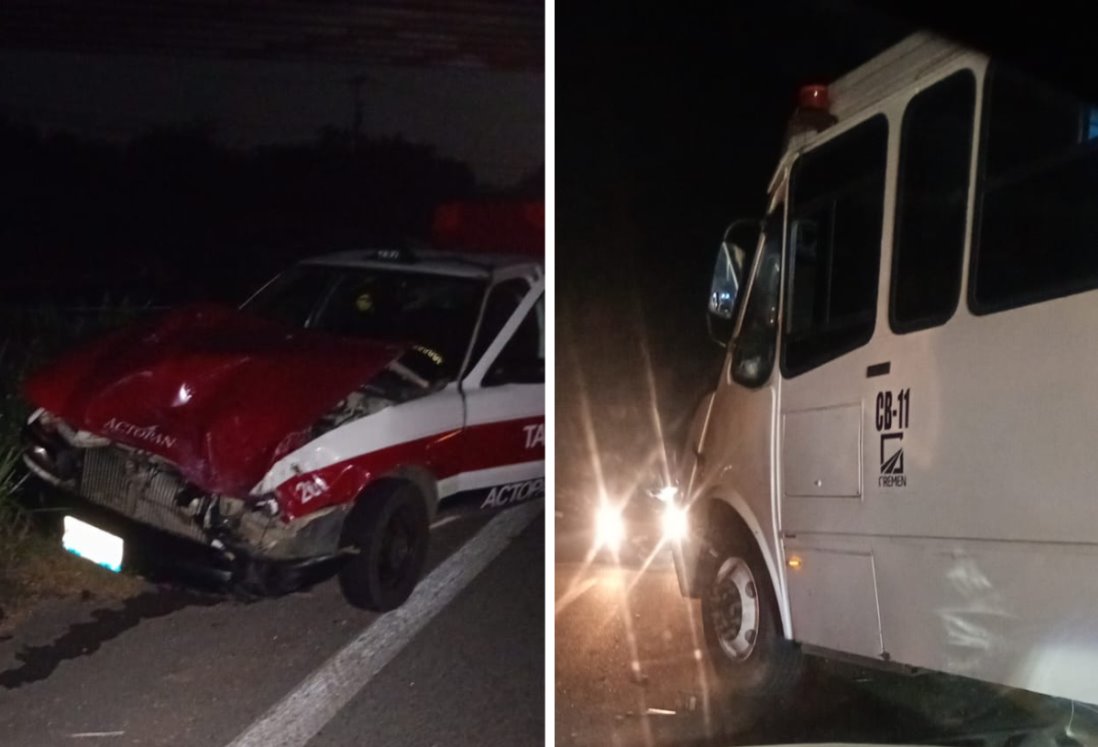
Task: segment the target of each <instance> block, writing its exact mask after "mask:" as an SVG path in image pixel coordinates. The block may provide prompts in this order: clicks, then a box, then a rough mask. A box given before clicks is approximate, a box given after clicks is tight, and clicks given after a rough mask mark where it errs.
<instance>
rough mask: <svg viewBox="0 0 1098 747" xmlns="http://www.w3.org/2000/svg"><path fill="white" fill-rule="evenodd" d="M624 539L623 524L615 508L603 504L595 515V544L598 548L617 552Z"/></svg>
mask: <svg viewBox="0 0 1098 747" xmlns="http://www.w3.org/2000/svg"><path fill="white" fill-rule="evenodd" d="M623 539H625V522H624V521H623V520H622V517H621V511H619V510H618V508H617V507H616V506H612V505H610V504H608V503H603V504H602V505H601V506H599V509H598V511H597V512H596V514H595V543H596V546H597V547H599V548H605V549H607V550H610V551H611V552H615V553H616V552H617V551H618V547H620V546H621V541H622V540H623Z"/></svg>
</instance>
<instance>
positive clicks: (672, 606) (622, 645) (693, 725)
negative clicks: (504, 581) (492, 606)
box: [556, 517, 1098, 745]
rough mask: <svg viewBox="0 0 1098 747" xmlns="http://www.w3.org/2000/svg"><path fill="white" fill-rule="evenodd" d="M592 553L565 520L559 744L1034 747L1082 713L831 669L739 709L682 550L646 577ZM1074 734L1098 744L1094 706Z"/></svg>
mask: <svg viewBox="0 0 1098 747" xmlns="http://www.w3.org/2000/svg"><path fill="white" fill-rule="evenodd" d="M589 545H590V537H589V535H588V534H586V533H585V531H584V529H583V528H582V527H581V526H577V525H576V524H571V525H569V523H568V521H567V519H566V520H564V521H562V520H561V519H560V518H559V517H558V519H557V565H556V709H557V713H556V733H557V741H558V744H565V745H665V744H676V745H678V744H691V745H694V744H696V745H734V744H741V745H742V744H775V743H790V742H819V741H842V742H864V743H881V742H891V743H896V742H907V743H909V744H910V743H920V744H927V743H953V744H957V743H966V744H981V743H987V744H1008V743H1009V744H1015V745H1020V744H1023V742H1021V741H1017V738H1015V740H1016V741H1013V742H1009V741H1008V740H1009V739H1011V738H1012V735H1014V734H1018V733H1019V732H1021V733H1025V734H1027V735H1028V737H1027V739H1028V740H1029V741H1025V742H1024V744H1026V745H1039V744H1041V745H1046V744H1047V745H1052V744H1053V743H1054V742H1053V741H1052V740H1053V738H1054V737H1056V736H1057V735H1063V733H1064V729H1065V726H1066V724H1067V721H1068V719H1070V717H1071V711H1070V705H1069V704H1065V703H1064V702H1063V701H1055V700H1052V699H1049V698H1041V697H1038V696H1035V695H1033V694H1031V693H1024V692H1020V691H1003V690H996V689H993V688H990V687H988V686H985V685H982V684H981V683H977V682H974V681H972V680H967V679H962V678H955V677H946V676H944V675H921V676H918V677H912V676H904V675H898V674H891V673H884V672H881V671H878V670H869V669H863V668H861V667H856V666H852V665H849V664H838V663H833V662H820V661H818V660H812V662H811V666H809V668H808V671H807V675H806V677H805V678H804V682H803V684H802V686H801V687H800V688H799V689H798V690H797V692H795V693H792V694H791V695H789V696H787V697H786V698H784V699H780V700H779V699H775V700H770V701H755V702H745V701H743V700H739V701H737V700H733V699H731V698H729V697H727V696H723V695H721V694H720V693H719V692H718V688H717V687H716V686H715V681H714V679H713V677H712V674H711V670H710V669H709V667H708V666H707V665H706V663H705V661H704V660H703V659H702V658H701V651H700V646H701V643H700V641H701V640H702V639H701V628H700V623H699V621H698V620H697V619H696V618H697V614H698V606H697V603H696V602H692V601H688V600H684V599H683V598H682V597H681V596H680V594H679V591H678V584H677V581H676V579H675V573H674V569H673V567H672V566H671V562H670V558H669V555H668V554H667V553H666V552H662V553H658V554H656V555H654V556H653V558H652V561H651V563H650V564H649V565H648V567H647V568H646V569H645V570H644V571H641V570H640V566H641V558H640V557H639V556H635V557H631V558H629V559H627V560H625V561H622V562H615V561H614V560H613V559H612V558H607V557H605V556H599V557H596V558H594V559H591V561H590V562H587V561H588V558H587V557H586V555H587V553H588V549H589ZM1072 733H1074V734H1075V736H1076V738H1077V739H1079V741H1080V742H1082V743H1084V744H1093V743H1098V739H1095V738H1094V735H1098V729H1096V728H1095V720H1094V719H1093V717H1092V716H1091V715H1088V714H1084V713H1082V712H1081V711H1080V712H1077V713H1076V717H1075V721H1074V722H1072ZM1082 734H1085V735H1089V736H1080V735H1082ZM972 737H980V739H971V738H972Z"/></svg>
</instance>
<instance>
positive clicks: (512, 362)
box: [483, 295, 545, 386]
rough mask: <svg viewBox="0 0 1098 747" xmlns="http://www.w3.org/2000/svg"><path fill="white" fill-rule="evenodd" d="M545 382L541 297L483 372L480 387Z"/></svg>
mask: <svg viewBox="0 0 1098 747" xmlns="http://www.w3.org/2000/svg"><path fill="white" fill-rule="evenodd" d="M544 381H545V296H544V295H542V296H541V297H540V298H539V299H538V302H537V303H536V304H534V306H533V307H531V309H530V310H529V311H527V312H526V317H525V318H524V319H523V320H522V323H521V324H519V326H518V329H516V330H515V333H514V334H513V335H512V336H511V339H510V340H508V341H507V344H506V345H504V347H503V350H501V351H500V353H499V355H498V356H496V359H495V360H494V361H492V366H491V368H489V369H488V372H487V373H486V374H485V375H484V382H483V383H484V386H498V385H500V384H541V383H543V382H544Z"/></svg>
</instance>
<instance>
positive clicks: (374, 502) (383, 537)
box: [339, 482, 430, 612]
mask: <svg viewBox="0 0 1098 747" xmlns="http://www.w3.org/2000/svg"><path fill="white" fill-rule="evenodd" d="M429 535H430V526H429V522H428V517H427V506H426V504H425V502H424V500H423V497H422V496H421V495H420V494H419V491H418V490H416V488H415V487H414V486H413V485H411V484H408V483H402V482H389V483H385V484H383V485H380V486H377V487H375V488H374V489H372V490H369V491H367V492H366V493H364V494H363V495H362V496H361V497H360V498H359V499H358V503H357V504H356V505H355V507H354V508H353V509H352V510H351V512H350V514H348V515H347V520H346V523H345V524H344V529H343V544H344V547H346V548H348V549H349V550H350V551H351V557H350V558H349V559H348V560H347V562H346V563H345V564H344V565H343V567H342V568H341V569H340V573H339V584H340V587H341V588H342V590H343V595H344V596H345V597H346V598H347V601H349V602H350V603H351V604H353V605H354V606H356V607H360V608H362V609H367V610H373V611H376V612H387V611H388V610H391V609H395V608H396V607H399V606H400V605H402V604H403V603H404V602H405V600H407V599H408V597H409V596H410V595H411V593H412V590H413V589H415V586H416V583H418V582H419V578H420V575H421V574H422V573H423V566H424V562H425V561H426V559H427V541H428V537H429Z"/></svg>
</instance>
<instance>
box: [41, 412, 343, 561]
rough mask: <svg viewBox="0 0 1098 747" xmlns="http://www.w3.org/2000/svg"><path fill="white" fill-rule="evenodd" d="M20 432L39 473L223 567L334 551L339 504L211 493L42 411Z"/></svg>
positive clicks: (161, 464)
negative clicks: (295, 508)
mask: <svg viewBox="0 0 1098 747" xmlns="http://www.w3.org/2000/svg"><path fill="white" fill-rule="evenodd" d="M24 437H25V444H26V447H25V450H24V454H23V461H24V462H25V463H26V465H27V467H28V468H29V469H30V470H31V472H33V473H34V474H35V475H37V476H38V477H40V478H41V479H43V480H45V481H46V482H48V483H50V484H52V485H54V486H56V487H58V488H61V489H62V490H64V491H66V492H67V493H69V494H71V495H72V496H75V497H77V498H79V499H80V501H81V502H82V503H85V504H89V506H90V507H93V508H94V509H96V511H95V513H97V514H100V515H101V516H102V515H103V512H106V513H107V515H108V516H109V515H113V516H115V517H118V518H120V519H122V520H125V521H126V522H129V523H132V524H135V525H138V526H139V527H145V528H148V529H152V530H154V531H155V532H157V533H158V534H161V535H165V534H166V535H170V536H172V537H174V538H175V539H177V540H182V541H184V542H189V543H192V544H197V545H201V546H202V547H203V549H204V550H205V551H206V552H205V553H204V554H205V555H207V556H208V557H210V558H213V559H216V560H218V561H221V562H219V563H215V564H214V565H218V566H222V567H223V568H227V569H228V570H229V572H230V573H231V572H233V569H243V568H246V567H249V566H250V565H251V563H250V562H249V561H257V562H265V563H272V564H281V565H285V566H306V565H313V564H316V563H317V562H319V561H324V560H327V559H331V558H334V557H336V556H338V555H339V553H340V538H341V534H342V529H343V520H344V518H345V516H346V513H347V510H348V508H349V507H348V506H346V505H339V506H332V507H329V508H325V509H322V510H320V511H316V512H314V513H311V514H308V515H306V516H302V517H298V518H294V519H287V518H286V517H284V516H282V515H281V514H280V511H279V507H278V503H277V501H276V500H275V499H274V498H273V497H271V496H260V497H255V496H250V497H247V498H236V497H231V496H222V495H216V494H210V493H208V492H205V491H203V490H201V489H199V488H198V487H196V486H194V485H191V484H189V483H187V482H186V481H185V480H183V479H182V477H181V476H180V475H179V473H178V471H177V470H176V469H175V468H174V467H173V466H172V465H171V464H169V463H167V462H166V461H164V460H163V459H160V458H159V457H156V456H154V455H152V454H149V453H147V452H143V451H140V450H136V449H132V448H129V447H125V446H121V445H118V444H115V443H113V442H110V441H109V440H107V439H104V438H102V437H99V436H95V435H93V434H88V433H84V432H74V431H72V430H71V429H69V428H68V427H67V426H66V425H65V424H64V423H63V422H61V421H59V420H56V419H52V418H50V417H49V416H48V415H47V414H45V413H42V412H38V413H35V415H34V416H32V417H31V419H30V420H29V421H28V423H27V426H26V428H25V429H24ZM131 534H133V532H131ZM241 572H242V571H241Z"/></svg>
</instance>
